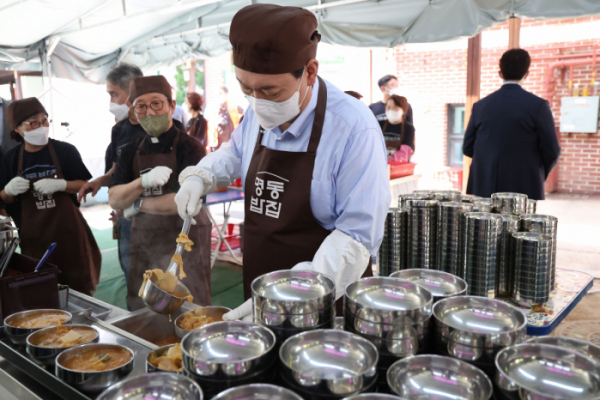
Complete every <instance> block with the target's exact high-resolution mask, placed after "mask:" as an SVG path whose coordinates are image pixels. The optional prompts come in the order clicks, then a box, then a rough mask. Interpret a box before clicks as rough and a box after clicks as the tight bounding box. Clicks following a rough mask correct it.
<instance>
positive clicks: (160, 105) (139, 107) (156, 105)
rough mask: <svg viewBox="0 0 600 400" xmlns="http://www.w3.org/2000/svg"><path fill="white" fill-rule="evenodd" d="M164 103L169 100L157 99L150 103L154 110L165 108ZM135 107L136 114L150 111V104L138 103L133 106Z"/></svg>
mask: <svg viewBox="0 0 600 400" xmlns="http://www.w3.org/2000/svg"><path fill="white" fill-rule="evenodd" d="M163 103H168V101H160V100H155V101H153V102H152V103H150V108H151V109H153V110H154V111H160V110H162V108H163ZM133 109H134V110H135V112H136V114H145V113H146V111H148V105H146V104H138V105H137V106H135V107H133Z"/></svg>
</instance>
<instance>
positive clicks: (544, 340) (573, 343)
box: [527, 336, 600, 363]
mask: <svg viewBox="0 0 600 400" xmlns="http://www.w3.org/2000/svg"><path fill="white" fill-rule="evenodd" d="M527 343H538V344H549V345H553V346H558V347H563V348H567V349H571V350H574V351H576V352H578V353H581V354H583V355H586V356H588V357H590V358H593V359H594V360H596V361H597V362H599V363H600V347H599V346H596V345H593V344H591V343H590V342H586V341H585V340H579V339H574V338H570V337H563V336H533V337H531V339H529V340H527Z"/></svg>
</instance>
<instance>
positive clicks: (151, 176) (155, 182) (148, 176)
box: [142, 167, 173, 189]
mask: <svg viewBox="0 0 600 400" xmlns="http://www.w3.org/2000/svg"><path fill="white" fill-rule="evenodd" d="M171 173H173V170H172V169H171V168H169V167H154V168H152V169H151V170H150V171H149V172H146V173H145V174H144V175H142V187H143V188H144V189H148V188H155V187H159V186H163V185H164V184H166V183H167V182H168V181H169V177H170V176H171Z"/></svg>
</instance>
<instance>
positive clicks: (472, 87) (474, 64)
mask: <svg viewBox="0 0 600 400" xmlns="http://www.w3.org/2000/svg"><path fill="white" fill-rule="evenodd" d="M480 89H481V33H478V34H477V36H473V37H472V38H470V39H469V47H468V49H467V98H466V101H465V129H466V127H467V125H468V124H469V119H470V118H471V111H472V110H473V104H474V103H475V102H477V101H478V100H479V97H480V95H481V90H480ZM470 169H471V158H470V157H467V156H464V155H463V187H462V192H463V193H466V191H467V182H468V181H469V171H470Z"/></svg>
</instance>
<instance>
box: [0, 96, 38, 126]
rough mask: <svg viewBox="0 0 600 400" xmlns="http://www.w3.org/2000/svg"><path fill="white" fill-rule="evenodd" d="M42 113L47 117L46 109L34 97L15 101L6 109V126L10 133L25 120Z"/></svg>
mask: <svg viewBox="0 0 600 400" xmlns="http://www.w3.org/2000/svg"><path fill="white" fill-rule="evenodd" d="M39 113H44V114H46V115H48V113H47V112H46V109H45V108H44V106H43V105H42V103H40V101H39V100H38V99H37V98H35V97H29V98H27V99H23V100H15V101H13V102H12V103H10V104H9V105H8V107H7V108H6V124H7V125H8V127H9V128H10V130H11V131H12V132H16V130H15V129H17V127H18V126H19V125H21V123H22V122H23V121H25V120H26V119H27V118H29V117H32V116H34V115H36V114H39Z"/></svg>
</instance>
